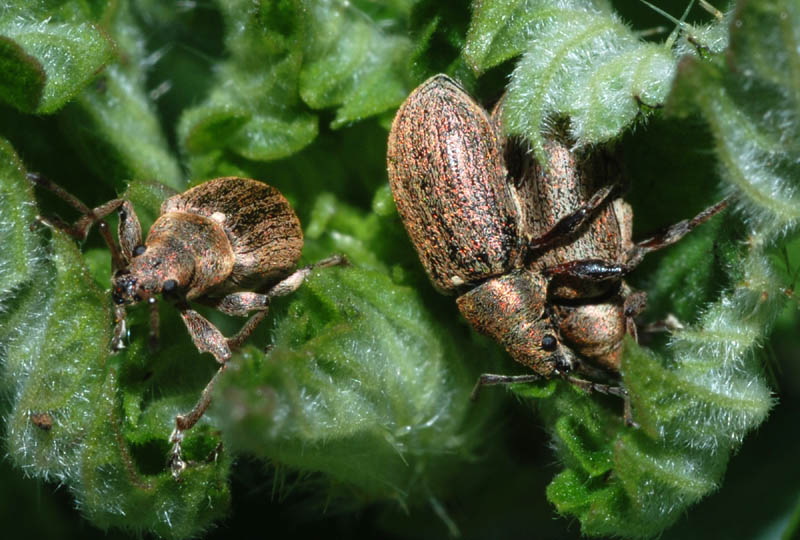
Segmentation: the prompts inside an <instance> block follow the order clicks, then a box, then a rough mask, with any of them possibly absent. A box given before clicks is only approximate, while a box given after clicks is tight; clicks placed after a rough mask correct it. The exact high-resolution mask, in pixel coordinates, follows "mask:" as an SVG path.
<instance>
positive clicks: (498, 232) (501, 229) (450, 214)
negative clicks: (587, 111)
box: [387, 75, 726, 422]
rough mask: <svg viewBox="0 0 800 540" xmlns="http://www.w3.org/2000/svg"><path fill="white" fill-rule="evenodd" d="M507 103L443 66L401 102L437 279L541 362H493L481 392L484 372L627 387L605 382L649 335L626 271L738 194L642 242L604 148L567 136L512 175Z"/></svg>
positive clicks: (423, 254)
mask: <svg viewBox="0 0 800 540" xmlns="http://www.w3.org/2000/svg"><path fill="white" fill-rule="evenodd" d="M499 110H500V107H498V108H496V110H495V113H494V114H493V115H489V114H488V113H487V112H486V111H485V110H484V109H483V108H482V107H481V106H480V105H478V104H477V103H476V102H475V101H474V100H473V99H472V98H471V97H470V96H469V95H467V93H466V92H465V91H464V90H463V89H462V88H461V86H460V85H458V83H456V82H455V81H453V80H452V79H450V78H448V77H447V76H445V75H436V76H434V77H432V78H430V79H428V80H427V81H425V82H424V83H423V84H421V85H420V86H419V87H418V88H417V89H415V90H414V91H413V92H412V93H411V95H409V97H408V98H407V99H406V101H405V103H403V105H402V106H401V107H400V109H399V110H398V112H397V115H396V116H395V119H394V122H393V124H392V129H391V131H390V133H389V143H388V152H387V162H388V170H389V183H390V186H391V189H392V194H393V195H394V200H395V202H396V204H397V210H398V213H399V214H400V217H401V218H402V220H403V224H404V225H405V228H406V231H407V232H408V235H409V236H410V237H411V241H412V243H413V244H414V247H415V248H416V250H417V254H418V255H419V258H420V260H421V262H422V265H423V267H424V268H425V271H426V272H427V274H428V277H429V278H430V280H431V282H432V283H433V285H434V287H436V288H437V289H438V290H439V291H441V292H442V293H444V294H453V295H457V296H458V298H457V300H456V303H457V304H458V308H459V310H460V311H461V313H462V315H463V316H464V318H465V319H466V320H467V321H468V322H469V323H470V324H471V325H472V326H473V327H474V328H475V329H476V330H478V331H479V332H481V333H484V334H487V335H489V336H490V337H492V338H493V339H495V340H496V341H498V342H499V343H501V344H502V345H503V346H504V347H505V349H506V350H507V351H508V353H509V354H510V355H511V357H512V358H513V359H514V360H516V361H517V362H520V363H521V364H523V365H525V366H527V367H529V368H530V369H531V370H532V371H533V373H530V374H525V375H518V376H505V375H494V374H484V375H482V376H481V377H480V378H479V380H478V383H477V384H476V387H475V390H474V391H473V396H475V395H476V394H477V391H478V390H479V388H480V387H481V386H482V385H487V384H507V383H517V382H526V381H528V382H529V381H533V380H537V379H541V378H549V377H553V376H559V377H562V378H564V379H566V380H568V381H569V382H571V383H573V384H575V385H578V386H580V387H581V388H584V389H587V390H592V389H593V390H598V391H601V392H607V393H613V394H616V395H619V396H622V397H626V395H627V394H626V392H625V390H624V388H622V387H621V386H617V385H609V384H604V383H601V382H599V381H597V379H598V378H600V379H604V378H606V377H605V374H606V373H609V372H611V374H612V376H615V375H616V372H617V371H618V367H619V351H620V346H621V343H622V339H623V337H624V335H625V333H626V331H627V332H629V333H633V334H634V335H635V325H634V324H633V316H635V315H636V314H638V313H639V312H640V311H641V309H642V308H643V307H644V304H645V295H644V294H643V293H639V292H633V291H631V290H630V289H629V288H628V287H627V285H626V284H625V283H624V282H623V280H622V278H623V276H624V275H626V274H627V273H629V272H630V271H632V270H633V268H635V267H636V266H637V265H638V264H639V262H640V261H641V260H642V258H643V257H644V255H645V254H646V253H648V252H650V251H653V250H656V249H660V248H662V247H664V246H667V245H669V244H672V243H674V242H676V241H678V240H679V239H680V238H681V237H683V236H684V235H685V234H686V233H687V232H689V231H690V230H691V229H692V228H694V227H696V226H697V225H699V224H700V223H703V222H704V221H705V220H707V219H708V218H710V217H711V216H713V215H714V214H716V213H717V212H719V211H720V210H722V208H724V207H725V205H726V202H725V201H723V202H721V203H719V204H717V205H714V206H712V207H710V208H708V209H706V210H705V211H703V212H702V213H700V214H699V215H698V216H696V217H695V218H694V219H692V220H687V221H682V222H680V223H677V224H675V225H673V226H671V227H668V228H667V229H665V230H663V231H662V232H660V233H659V234H657V235H656V236H654V237H652V238H649V239H647V240H645V241H643V242H639V243H634V242H633V240H632V226H631V225H632V211H631V209H630V206H628V205H627V203H625V202H624V201H623V200H622V199H620V198H618V197H617V196H616V192H617V182H616V180H615V179H614V175H613V174H610V173H609V172H608V171H607V170H606V168H605V167H604V164H603V163H602V162H600V161H598V160H597V159H589V160H588V161H579V160H577V159H576V156H575V155H574V154H572V153H571V151H570V150H569V148H568V147H567V146H566V145H564V144H563V143H559V142H558V141H553V142H552V143H551V144H550V145H549V146H548V147H547V151H548V155H549V156H550V159H551V162H550V163H548V164H546V166H541V165H540V164H536V163H535V162H532V163H524V164H522V165H520V164H519V163H515V165H516V167H515V168H514V174H510V173H509V171H508V168H507V166H506V165H507V159H508V160H509V161H510V159H511V158H514V159H516V160H517V161H519V157H518V156H514V155H513V153H514V152H513V150H514V149H513V148H511V147H510V145H509V143H508V141H506V139H505V137H504V136H503V133H502V126H501V125H500V124H501V122H500V120H499V119H500V116H501V115H500V114H499V112H498V111H499ZM598 367H599V369H598ZM575 373H578V374H581V375H582V376H583V377H577V376H575V375H574V374H575ZM584 377H588V378H589V379H593V380H587V378H584ZM626 405H627V399H626ZM626 419H627V420H628V421H629V422H632V420H631V418H630V411H629V407H627V406H626Z"/></svg>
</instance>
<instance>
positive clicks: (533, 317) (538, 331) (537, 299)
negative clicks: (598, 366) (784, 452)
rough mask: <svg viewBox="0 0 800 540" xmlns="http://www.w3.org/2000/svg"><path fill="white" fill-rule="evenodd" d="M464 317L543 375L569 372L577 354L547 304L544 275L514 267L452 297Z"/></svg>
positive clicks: (518, 360) (517, 359)
mask: <svg viewBox="0 0 800 540" xmlns="http://www.w3.org/2000/svg"><path fill="white" fill-rule="evenodd" d="M456 302H457V303H458V308H459V310H460V311H461V314H462V315H463V316H464V318H465V319H466V320H467V321H468V322H469V323H470V324H471V325H472V326H473V327H474V328H475V329H476V330H478V331H479V332H481V333H483V334H486V335H488V336H490V337H492V338H493V339H495V340H496V341H498V342H499V343H501V344H502V345H503V346H504V347H505V348H506V350H507V351H508V353H509V354H510V355H511V357H512V358H514V360H516V361H517V362H520V363H521V364H524V365H526V366H528V367H530V368H531V369H533V370H534V371H535V372H536V373H538V374H540V375H542V376H545V377H547V376H551V375H553V374H555V373H566V372H569V371H571V370H572V369H573V368H574V367H575V364H576V359H575V355H574V354H573V353H572V352H571V351H570V350H569V349H568V348H567V347H565V346H563V345H562V343H561V337H560V334H559V330H558V327H557V324H556V321H555V320H554V318H553V317H551V314H550V313H549V312H548V308H547V280H546V278H545V277H544V276H543V275H542V274H540V273H537V272H531V271H528V270H519V271H514V272H511V273H509V274H506V275H503V276H499V277H495V278H491V279H489V280H487V281H485V282H484V283H482V284H481V285H479V286H477V287H475V288H474V289H472V290H470V291H469V292H467V293H465V294H463V295H461V296H459V297H458V299H457V300H456Z"/></svg>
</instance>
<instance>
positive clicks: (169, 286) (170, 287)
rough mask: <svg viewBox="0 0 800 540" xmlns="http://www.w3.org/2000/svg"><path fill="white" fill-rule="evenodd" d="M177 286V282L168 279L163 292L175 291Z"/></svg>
mask: <svg viewBox="0 0 800 540" xmlns="http://www.w3.org/2000/svg"><path fill="white" fill-rule="evenodd" d="M177 286H178V282H177V281H175V280H174V279H168V280H167V281H165V282H164V286H163V288H162V289H161V290H162V291H163V292H165V293H169V292H172V291H174V290H175V287H177Z"/></svg>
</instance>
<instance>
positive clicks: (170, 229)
mask: <svg viewBox="0 0 800 540" xmlns="http://www.w3.org/2000/svg"><path fill="white" fill-rule="evenodd" d="M29 177H30V179H31V180H32V181H33V182H34V183H35V184H37V185H39V186H41V187H43V188H46V189H49V190H50V191H53V192H54V193H55V194H56V195H58V196H60V197H61V198H62V199H64V200H65V201H66V202H68V203H69V204H70V205H71V206H73V207H74V208H75V209H76V210H78V212H80V213H81V214H82V215H81V217H80V218H79V219H78V220H77V221H76V222H75V223H73V224H67V223H65V222H63V221H61V220H58V219H55V218H46V217H43V216H37V220H38V221H39V222H42V223H44V224H46V225H50V226H53V227H58V228H59V229H62V230H63V231H65V232H67V233H69V234H70V235H72V236H73V237H75V238H76V239H78V240H83V239H85V238H86V236H87V234H88V232H89V229H90V227H91V226H92V225H94V224H97V225H98V227H99V228H100V232H101V233H102V235H103V237H104V239H105V241H106V243H107V244H108V247H109V249H110V251H111V259H112V280H111V282H112V292H111V298H112V300H113V304H114V311H115V318H116V326H115V329H114V335H113V338H112V341H111V348H112V349H113V350H119V349H120V348H122V347H123V338H124V337H125V334H126V327H125V313H126V306H130V305H133V304H137V303H139V302H146V303H148V304H149V305H150V306H151V317H150V320H151V342H153V341H155V339H157V335H158V316H157V314H158V311H157V310H156V307H157V306H156V302H157V297H158V295H160V296H161V297H163V298H164V299H165V300H168V301H169V302H171V303H173V304H174V305H175V306H176V307H177V309H178V311H179V312H180V315H181V318H182V319H183V322H184V323H185V325H186V328H187V330H188V331H189V335H190V336H191V338H192V341H193V342H194V345H195V346H196V347H197V349H198V350H199V351H200V352H201V353H203V352H208V353H211V354H212V355H213V356H214V358H215V359H216V360H217V362H218V363H219V364H220V367H219V369H218V370H217V372H216V373H215V375H214V376H213V377H212V379H211V380H210V381H209V383H208V384H207V385H206V387H205V388H204V389H203V391H202V393H201V395H200V398H199V400H198V401H197V403H196V404H195V406H194V407H193V408H192V410H191V411H189V412H188V413H186V414H180V415H177V416H176V417H175V428H174V430H173V432H172V434H171V435H170V442H171V444H172V449H171V451H170V460H169V461H170V467H171V469H172V472H173V475H174V476H175V477H176V478H177V477H179V475H180V473H181V471H182V470H183V469H185V467H186V462H185V461H184V460H183V458H182V456H181V443H182V441H183V438H184V434H185V432H186V431H187V430H188V429H190V428H191V427H192V426H194V425H195V424H196V423H197V421H198V420H199V419H200V418H201V417H202V416H203V414H204V413H205V411H206V409H207V408H208V406H209V405H210V403H211V392H212V390H213V388H214V385H215V383H216V381H217V380H218V379H219V377H220V376H221V375H222V373H223V372H224V371H225V369H226V366H227V362H228V360H229V359H230V358H231V354H232V351H234V350H236V349H237V348H239V347H240V346H241V345H242V344H243V343H244V341H245V340H246V339H247V338H248V337H249V336H250V334H251V333H252V332H253V331H254V330H255V328H256V327H257V326H258V324H259V323H260V322H261V321H262V320H263V319H264V317H265V316H266V314H267V310H268V309H269V304H270V301H271V299H272V298H273V297H276V296H284V295H287V294H289V293H291V292H293V291H295V290H297V288H298V287H300V285H301V284H302V283H303V281H304V280H305V279H306V278H307V277H308V276H309V274H310V273H311V271H312V270H313V269H314V268H324V267H329V266H334V265H341V264H345V263H346V260H345V259H344V257H342V256H339V255H334V256H331V257H328V258H326V259H323V260H321V261H319V262H317V263H315V264H312V265H309V266H305V267H303V268H300V269H297V262H298V260H299V259H300V251H301V249H302V247H303V232H302V229H301V228H300V221H299V219H298V218H297V215H296V214H295V213H294V210H293V209H292V208H291V206H290V205H289V202H288V201H287V200H286V199H285V198H284V196H283V195H281V193H280V192H279V191H278V190H277V189H275V188H274V187H272V186H269V185H267V184H265V183H263V182H259V181H256V180H251V179H248V178H237V177H225V178H217V179H214V180H209V181H207V182H205V183H203V184H200V185H198V186H196V187H194V188H191V189H189V190H188V191H185V192H184V193H180V194H176V195H174V196H172V197H169V198H168V199H166V200H165V201H164V203H163V204H162V205H161V211H160V215H159V217H158V218H157V219H156V221H155V222H154V223H153V225H152V226H151V227H150V231H149V232H148V235H147V238H146V239H145V240H144V241H143V240H142V228H141V225H140V224H139V219H138V217H137V216H136V213H135V211H134V209H133V205H132V204H131V202H130V201H128V200H126V199H113V200H111V201H109V202H107V203H105V204H103V205H101V206H98V207H96V208H94V209H92V208H89V207H88V206H86V205H85V204H83V203H82V202H81V201H80V200H78V199H77V198H76V197H74V196H73V195H71V194H70V193H68V192H67V191H65V190H64V189H63V188H61V187H60V186H58V185H57V184H55V183H54V182H52V181H50V180H48V179H45V178H43V177H41V176H38V175H29ZM114 211H117V212H118V213H119V227H118V233H117V237H118V241H119V247H117V245H116V243H115V242H114V239H113V238H112V236H111V233H110V232H109V230H108V226H107V224H106V223H105V221H104V218H105V217H106V216H108V215H109V214H111V213H112V212H114ZM190 303H198V304H203V305H206V306H210V307H212V308H214V309H217V310H219V311H221V312H222V313H225V314H227V315H233V316H247V315H249V314H250V313H251V312H255V314H254V315H252V316H251V317H250V319H249V320H248V321H247V322H246V323H245V324H244V326H243V327H242V328H241V330H240V331H239V332H238V333H237V334H235V335H234V336H233V337H230V338H226V337H225V336H224V335H223V334H222V332H220V330H219V329H217V328H216V327H215V326H214V325H213V324H211V322H209V321H208V320H207V319H206V318H205V317H203V316H202V315H201V314H200V313H198V312H197V311H195V310H194V309H192V307H191V305H190Z"/></svg>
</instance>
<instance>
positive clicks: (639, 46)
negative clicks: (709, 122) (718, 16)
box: [465, 0, 720, 162]
mask: <svg viewBox="0 0 800 540" xmlns="http://www.w3.org/2000/svg"><path fill="white" fill-rule="evenodd" d="M692 35H694V34H692ZM470 37H471V39H470V41H469V43H468V45H467V47H466V49H465V55H466V56H467V58H468V60H469V61H470V62H471V64H472V65H473V68H474V69H475V70H476V71H483V70H485V69H487V68H489V67H492V66H494V65H496V64H498V63H500V62H502V61H503V60H506V59H507V58H509V57H513V56H516V55H517V54H519V53H520V52H521V51H523V50H524V51H525V52H524V55H523V57H522V58H521V60H520V61H519V63H518V64H517V66H516V68H515V70H514V73H513V75H512V77H511V83H510V85H509V87H508V95H507V98H506V102H505V107H504V119H505V123H506V130H507V131H508V132H509V133H511V134H515V135H523V136H524V137H525V138H526V139H527V140H528V141H530V143H531V145H532V146H533V149H534V152H535V154H536V156H537V158H538V159H539V160H540V161H542V162H545V161H546V159H545V155H544V149H543V142H544V139H543V138H542V137H543V135H542V131H546V130H547V129H548V126H550V125H551V122H552V121H553V119H556V118H562V117H563V118H568V119H569V121H570V133H571V135H572V137H573V138H574V139H575V141H576V144H577V145H578V146H582V145H586V144H595V143H599V142H604V141H607V140H609V139H611V138H613V137H616V136H617V135H619V134H620V133H621V131H622V130H623V129H624V128H625V127H626V126H628V125H629V124H630V123H631V122H632V121H633V120H634V119H635V118H636V117H637V116H638V115H639V114H640V112H641V111H642V109H643V107H644V108H645V109H649V108H653V107H658V106H660V105H661V104H662V103H663V101H664V98H665V97H666V94H667V92H668V91H669V87H670V84H671V81H672V79H673V76H674V72H675V66H676V63H677V56H676V54H674V52H673V51H672V50H671V49H670V47H669V45H657V44H652V43H645V42H643V41H641V40H640V39H639V38H638V37H637V36H636V34H635V33H634V32H633V31H632V30H631V29H630V28H629V27H628V26H627V25H626V24H624V23H623V22H622V21H621V20H620V19H619V17H618V16H617V15H616V14H615V13H614V12H613V11H612V10H611V8H610V6H609V5H608V4H607V3H606V2H592V1H590V0H558V1H549V0H528V1H524V2H512V3H507V4H506V3H492V2H483V3H478V4H476V7H475V17H474V19H473V23H472V27H471V28H470ZM712 45H713V46H716V47H719V46H720V44H719V43H717V42H716V41H715V42H712V43H710V44H709V45H708V46H709V47H710V46H712Z"/></svg>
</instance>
